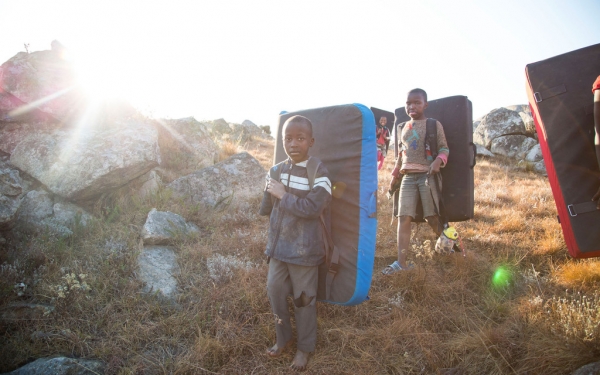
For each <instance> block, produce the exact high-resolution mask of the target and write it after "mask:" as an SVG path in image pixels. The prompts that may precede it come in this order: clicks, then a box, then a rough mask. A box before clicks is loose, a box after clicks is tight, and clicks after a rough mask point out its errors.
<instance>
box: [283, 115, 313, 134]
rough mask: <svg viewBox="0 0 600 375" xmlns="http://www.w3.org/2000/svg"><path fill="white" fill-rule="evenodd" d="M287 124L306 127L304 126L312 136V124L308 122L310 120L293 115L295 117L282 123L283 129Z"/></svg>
mask: <svg viewBox="0 0 600 375" xmlns="http://www.w3.org/2000/svg"><path fill="white" fill-rule="evenodd" d="M289 124H302V125H306V126H308V129H310V134H311V135H312V131H313V125H312V122H310V120H309V119H307V118H306V117H304V116H300V115H295V116H292V117H290V118H289V119H287V120H286V121H285V122H284V123H283V128H285V127H286V126H288V125H289Z"/></svg>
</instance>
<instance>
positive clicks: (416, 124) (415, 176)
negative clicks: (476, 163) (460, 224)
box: [383, 89, 449, 275]
mask: <svg viewBox="0 0 600 375" xmlns="http://www.w3.org/2000/svg"><path fill="white" fill-rule="evenodd" d="M426 108H427V93H426V92H425V91H424V90H422V89H413V90H411V91H410V92H409V93H408V98H407V99H406V113H407V114H408V115H409V116H410V118H411V120H410V121H408V122H407V123H406V124H405V125H404V127H403V128H402V133H401V134H399V136H398V143H399V145H398V146H397V147H398V150H399V156H398V160H396V165H395V166H394V170H393V171H392V180H391V181H390V190H392V189H393V186H394V185H395V184H396V182H397V181H398V178H400V175H402V184H401V186H400V196H399V202H400V212H398V216H399V220H398V237H397V240H398V260H396V261H394V262H393V263H392V264H390V265H389V266H387V267H385V268H384V269H383V273H384V274H385V275H391V274H394V273H396V272H398V271H402V270H407V269H408V268H409V267H408V266H407V264H406V252H407V251H408V246H409V243H410V230H411V223H412V220H413V219H414V218H415V216H416V212H417V202H418V201H419V198H420V200H421V204H422V206H423V216H424V217H425V220H427V223H429V225H430V226H431V228H433V230H434V231H435V233H436V234H437V235H438V236H439V235H440V234H441V230H442V228H441V225H440V222H439V215H438V214H437V213H436V207H439V205H438V204H439V197H438V189H437V188H436V184H437V183H439V182H440V181H435V178H436V177H435V175H436V174H437V173H439V172H440V168H442V167H444V166H445V165H446V162H447V161H448V154H449V150H448V144H447V143H446V136H445V134H444V128H443V127H442V124H441V123H440V122H439V121H438V122H437V124H436V127H437V157H436V158H435V160H434V159H433V157H432V152H431V150H429V149H428V145H427V144H426V142H425V133H426V128H427V127H426V123H427V118H426V117H425V114H424V111H425V109H426ZM398 130H399V128H397V131H398ZM440 185H441V184H440ZM440 185H438V186H439V188H440V189H441V186H440Z"/></svg>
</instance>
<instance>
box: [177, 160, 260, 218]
mask: <svg viewBox="0 0 600 375" xmlns="http://www.w3.org/2000/svg"><path fill="white" fill-rule="evenodd" d="M265 175H266V171H265V169H264V168H263V167H262V166H261V165H260V163H259V162H258V160H256V159H255V158H254V157H252V156H251V155H250V154H248V153H247V152H242V153H240V154H236V155H233V156H232V157H230V158H229V159H227V160H224V161H222V162H220V163H218V164H215V165H213V166H211V167H207V168H204V169H202V170H199V171H197V172H195V173H192V174H190V175H187V176H184V177H181V178H178V179H177V180H175V181H173V182H171V183H170V184H169V185H167V188H168V189H170V190H171V191H172V192H173V195H172V198H173V199H180V200H183V201H184V202H187V203H189V204H200V205H202V206H204V207H206V208H213V209H221V208H224V207H226V206H230V205H231V206H232V207H238V208H240V207H246V208H247V207H248V202H249V201H250V200H253V199H256V197H258V196H260V195H261V192H262V189H263V187H264V186H263V185H264V176H265Z"/></svg>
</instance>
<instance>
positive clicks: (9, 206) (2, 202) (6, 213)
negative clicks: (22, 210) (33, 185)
mask: <svg viewBox="0 0 600 375" xmlns="http://www.w3.org/2000/svg"><path fill="white" fill-rule="evenodd" d="M22 194H23V186H22V180H21V177H20V176H19V171H18V170H16V169H14V168H11V167H10V166H9V165H8V164H7V163H5V162H3V161H1V160H0V230H3V229H8V228H10V227H11V225H12V223H13V221H14V220H15V218H16V215H17V211H18V209H19V207H20V206H21V202H22Z"/></svg>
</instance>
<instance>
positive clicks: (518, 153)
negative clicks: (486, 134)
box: [491, 135, 537, 160]
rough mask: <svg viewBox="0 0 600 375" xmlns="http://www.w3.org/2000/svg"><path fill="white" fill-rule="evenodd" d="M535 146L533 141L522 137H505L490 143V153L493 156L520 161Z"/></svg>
mask: <svg viewBox="0 0 600 375" xmlns="http://www.w3.org/2000/svg"><path fill="white" fill-rule="evenodd" d="M536 144H537V142H536V140H535V139H533V138H529V137H526V136H524V135H506V136H501V137H497V138H495V139H494V140H493V141H492V145H491V151H492V153H494V154H500V155H504V156H508V157H510V158H515V159H519V160H521V159H524V158H525V156H526V155H527V153H528V152H529V150H531V149H532V148H533V146H535V145H536Z"/></svg>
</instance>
